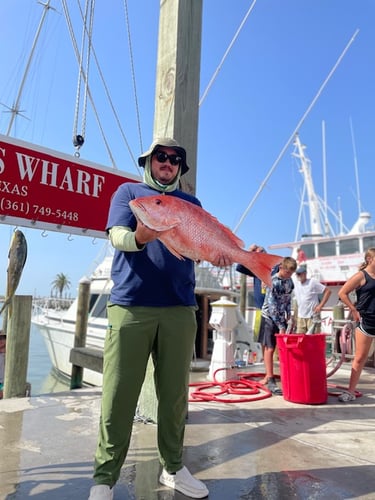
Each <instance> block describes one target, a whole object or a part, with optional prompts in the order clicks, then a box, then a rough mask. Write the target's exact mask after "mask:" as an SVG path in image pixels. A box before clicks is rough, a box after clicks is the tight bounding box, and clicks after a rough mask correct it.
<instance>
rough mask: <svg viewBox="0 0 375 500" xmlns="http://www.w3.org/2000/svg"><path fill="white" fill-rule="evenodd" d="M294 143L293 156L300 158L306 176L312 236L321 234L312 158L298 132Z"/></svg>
mask: <svg viewBox="0 0 375 500" xmlns="http://www.w3.org/2000/svg"><path fill="white" fill-rule="evenodd" d="M294 145H295V147H296V151H295V152H294V153H293V156H295V157H296V158H298V159H299V160H300V172H301V173H302V176H303V178H304V182H305V186H306V190H307V198H308V207H309V214H310V231H311V236H321V235H322V226H321V223H320V215H319V200H318V197H317V195H316V193H315V189H314V183H313V180H312V176H311V168H310V160H309V159H308V158H307V157H306V156H305V151H304V150H305V146H303V145H302V144H301V140H300V138H299V135H298V134H297V135H296V136H295V141H294Z"/></svg>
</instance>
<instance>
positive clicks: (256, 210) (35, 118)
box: [0, 0, 375, 295]
mask: <svg viewBox="0 0 375 500" xmlns="http://www.w3.org/2000/svg"><path fill="white" fill-rule="evenodd" d="M68 4H69V6H70V7H71V16H72V22H73V25H74V29H75V31H76V34H77V37H78V43H80V33H81V32H80V27H79V26H80V23H79V16H78V14H77V8H76V2H68ZM96 4H97V6H96V13H95V21H94V46H95V50H96V52H97V57H98V59H99V61H100V64H101V67H102V71H103V73H104V75H105V78H106V82H107V85H108V87H109V89H110V92H111V96H112V99H113V102H114V103H115V107H116V110H117V112H118V113H119V116H120V118H121V123H122V126H123V128H124V130H125V134H126V137H127V140H128V142H129V144H130V147H131V150H132V154H133V155H134V156H135V157H137V156H138V154H139V152H140V149H141V145H140V139H139V136H138V129H137V124H136V120H135V105H134V98H133V90H132V87H131V77H130V65H129V58H128V47H127V34H126V30H125V16H124V13H123V2H122V1H121V0H111V1H108V2H96ZM252 4H253V2H252V1H248V0H246V1H245V0H232V1H229V0H204V2H203V33H202V56H201V57H202V59H201V81H200V85H201V95H202V94H203V92H204V90H205V89H206V87H207V85H208V83H209V81H210V80H211V77H212V75H213V74H214V72H215V71H216V69H217V67H218V65H219V63H220V61H221V60H222V58H223V55H224V53H225V51H226V50H227V48H228V46H229V44H230V43H231V41H232V39H233V36H234V34H235V33H236V31H237V30H238V28H239V26H240V24H241V22H242V20H243V18H244V16H245V14H246V13H247V11H248V10H249V8H250V6H251V5H252ZM52 5H53V6H54V7H55V8H56V11H50V12H49V13H48V16H47V22H46V24H45V26H44V28H43V31H42V34H41V36H40V39H39V43H38V45H37V48H36V52H35V56H34V61H33V64H32V67H31V69H30V74H29V77H28V79H27V81H26V82H25V87H24V93H23V98H22V100H21V109H22V110H24V113H23V114H24V115H25V116H27V119H25V118H22V117H18V118H17V120H16V124H15V127H14V128H13V129H12V133H11V135H12V136H14V137H17V138H19V139H22V140H25V141H28V142H31V143H35V144H38V145H42V146H45V147H48V148H51V149H54V150H57V151H61V152H64V153H67V154H69V153H71V154H74V148H73V146H72V140H71V138H72V131H73V126H74V116H75V102H76V89H77V79H78V68H77V63H76V61H75V56H74V53H73V50H72V46H71V41H70V38H69V34H68V30H67V27H66V23H65V18H64V15H63V9H62V6H61V3H60V2H59V1H58V0H55V1H52ZM158 8H159V2H158V1H157V0H152V1H150V0H137V2H134V1H133V2H129V6H128V15H129V22H130V29H131V35H132V48H133V52H134V68H135V74H136V81H137V91H138V104H139V114H140V118H141V131H142V141H143V146H144V149H146V148H147V147H148V145H149V143H150V142H151V140H152V127H153V112H154V104H153V103H154V88H155V73H156V54H157V34H158ZM41 12H42V8H41V6H40V4H38V3H37V1H34V0H2V2H1V3H0V18H1V20H2V29H1V33H0V40H1V43H0V58H1V61H2V70H1V72H0V103H2V105H4V104H5V105H8V106H9V105H11V104H12V103H13V102H14V100H15V97H16V94H17V90H18V87H19V85H20V81H21V78H22V73H23V70H24V67H25V64H26V60H27V57H28V54H29V51H30V48H31V44H32V40H33V38H34V36H35V32H36V27H37V26H38V23H39V20H40V17H41ZM374 17H375V3H374V2H373V0H304V1H301V0H258V1H257V2H255V5H254V8H253V10H252V12H251V14H250V15H249V17H248V19H247V21H246V23H245V25H244V27H243V28H242V30H241V32H240V34H239V37H238V39H237V41H236V42H235V44H234V46H233V48H232V49H231V51H230V53H229V55H228V57H227V59H226V60H225V62H224V64H223V66H222V68H221V70H220V72H219V74H218V76H217V78H216V80H215V81H214V83H213V85H212V87H211V89H210V91H209V93H208V95H207V97H206V98H205V100H204V102H203V104H202V106H201V107H200V117H199V130H198V163H197V195H198V197H199V198H200V199H201V201H202V203H203V206H204V207H205V209H206V210H208V211H209V212H211V213H212V214H213V215H215V216H216V217H217V218H218V219H219V220H220V221H221V222H222V223H224V224H225V225H227V226H229V227H230V228H231V229H234V228H236V227H237V226H238V223H239V221H240V220H241V218H242V216H243V214H244V212H245V210H246V209H247V207H248V205H249V204H250V203H251V202H252V208H251V209H250V210H249V212H248V214H247V216H246V217H245V219H244V220H243V222H242V223H241V225H240V226H239V227H238V230H237V234H238V236H240V237H241V238H242V239H243V240H244V242H245V245H246V246H248V245H250V244H251V243H253V242H257V243H259V244H262V245H264V246H266V247H267V246H268V245H270V244H273V243H280V242H286V241H292V240H293V239H294V237H295V232H296V224H297V218H298V211H299V205H300V201H299V198H300V194H301V189H302V179H301V175H300V173H299V171H298V167H297V165H296V162H295V160H294V159H293V157H292V152H293V147H292V145H290V146H289V147H288V148H287V149H286V151H285V154H284V155H283V156H282V158H281V160H280V161H279V163H278V164H277V167H276V168H275V169H274V172H273V174H272V175H271V177H270V178H269V180H268V182H267V183H266V185H265V187H264V189H263V190H262V192H261V193H260V194H259V196H258V197H257V198H256V200H255V201H254V202H253V200H254V196H255V194H256V193H257V191H258V189H259V186H260V185H261V183H262V182H263V181H264V179H265V177H266V176H267V174H268V172H269V171H270V169H271V167H272V165H273V164H274V163H275V161H276V159H277V158H278V156H279V154H280V152H281V151H282V150H283V148H284V146H285V144H286V143H287V141H288V140H289V138H290V137H291V134H292V132H293V131H294V130H295V128H296V126H297V124H298V123H299V122H300V120H301V118H302V116H303V115H304V113H305V112H306V110H307V109H308V107H309V105H310V103H311V102H312V100H313V99H314V97H315V96H316V94H317V92H318V90H319V88H320V87H321V85H322V83H323V82H324V80H325V79H326V78H327V76H328V74H329V73H330V71H331V69H332V68H333V66H334V64H335V63H336V61H337V60H338V58H339V57H340V55H341V54H342V52H343V50H344V48H345V47H346V46H347V44H348V43H349V41H350V39H351V38H352V36H353V35H354V33H355V32H356V30H357V29H359V32H358V35H357V36H356V38H355V40H354V42H353V43H352V44H351V46H350V48H349V49H348V51H347V53H346V54H345V56H344V57H343V59H342V61H341V63H340V64H339V66H338V68H337V70H336V71H335V72H334V74H333V76H332V77H331V78H330V80H329V82H328V84H327V85H326V87H325V89H324V91H323V92H322V94H321V96H320V97H319V99H318V100H317V102H316V104H315V105H314V107H313V108H312V110H311V111H310V112H309V114H308V115H307V117H306V119H305V121H304V122H303V124H302V125H301V127H300V129H299V133H300V137H301V140H302V142H303V143H304V144H305V145H306V146H307V149H306V153H307V155H308V156H309V158H310V159H311V161H312V169H313V177H314V183H315V188H316V191H317V193H318V194H319V195H320V196H323V178H322V122H323V121H324V122H325V130H326V133H325V142H326V165H327V191H328V203H329V205H330V206H331V208H332V209H334V210H336V211H337V210H338V209H339V208H340V209H341V211H342V213H343V218H344V222H345V224H346V225H347V226H349V227H351V226H352V225H353V224H354V222H355V220H356V218H357V215H358V203H359V201H358V190H357V184H356V178H355V168H354V165H355V161H356V162H357V165H358V173H359V187H360V203H361V209H363V210H367V211H369V212H371V213H372V212H374V201H373V200H374V197H373V158H374V156H375V155H374V153H375V151H374V150H375V141H374V132H375V114H374V110H375V92H374V89H375V64H374V56H373V50H372V48H373V47H374V46H375V30H374V29H373V21H374ZM90 73H91V74H90V79H91V80H90V85H91V86H92V92H93V95H94V100H95V104H96V106H97V109H98V112H99V113H100V114H101V116H103V122H104V127H105V132H106V135H107V136H108V138H109V142H110V146H111V149H112V152H113V156H114V158H115V162H116V165H117V168H120V169H122V170H126V171H127V172H130V173H132V174H137V173H138V172H137V170H136V168H135V166H134V164H133V161H132V158H131V156H130V155H129V152H128V151H127V148H126V146H125V144H124V142H123V140H122V138H121V136H120V134H119V132H118V130H117V128H116V127H115V125H114V121H113V119H112V118H111V116H110V113H109V106H108V103H107V101H106V100H105V98H104V97H103V91H102V88H101V85H100V84H99V83H98V78H97V71H96V70H95V67H94V66H93V65H92V66H91V70H90ZM81 120H82V117H81V116H80V117H79V121H78V124H79V126H78V129H80V123H81ZM8 123H9V114H8V113H6V108H5V107H4V106H1V107H0V132H1V133H3V134H4V133H5V132H6V130H7V126H8ZM350 123H352V130H353V136H352V134H351V125H350ZM85 136H86V140H85V145H84V147H83V148H82V150H81V157H82V158H84V159H87V160H91V161H95V162H96V163H99V164H102V165H104V166H111V160H110V159H109V157H108V154H107V152H106V149H105V147H104V146H103V143H102V140H101V137H100V134H99V133H98V127H97V125H96V122H95V119H94V117H93V113H92V110H91V108H90V105H89V108H88V112H87V125H86V134H85ZM353 137H354V141H355V150H356V157H355V156H354V152H353V144H352V138H353ZM93 216H95V214H93ZM372 223H373V221H372ZM21 229H22V228H21ZM13 230H14V227H12V226H9V225H5V224H2V225H0V293H4V291H5V286H6V269H7V254H8V248H9V241H10V237H11V234H12V231H13ZM301 232H303V230H302V229H301ZM24 233H25V236H26V238H27V242H28V247H29V254H28V260H27V264H26V268H25V270H24V273H23V276H22V280H21V283H20V286H19V289H18V291H17V293H19V294H36V295H48V294H49V292H50V288H51V282H52V281H53V279H54V278H55V276H56V274H58V273H61V272H63V273H65V274H67V275H68V276H69V278H70V280H71V282H72V288H71V291H70V292H71V294H72V295H75V292H76V286H77V283H78V280H79V279H80V278H81V277H82V276H83V275H85V274H88V273H89V272H90V271H91V270H92V269H93V267H94V265H95V262H97V261H98V259H100V257H99V256H100V254H101V252H102V246H103V242H102V241H92V240H91V239H90V238H87V237H78V236H73V237H69V236H68V235H65V234H56V233H54V232H52V231H48V233H47V236H42V232H41V231H38V230H32V229H25V230H24Z"/></svg>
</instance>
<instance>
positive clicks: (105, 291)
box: [31, 255, 112, 386]
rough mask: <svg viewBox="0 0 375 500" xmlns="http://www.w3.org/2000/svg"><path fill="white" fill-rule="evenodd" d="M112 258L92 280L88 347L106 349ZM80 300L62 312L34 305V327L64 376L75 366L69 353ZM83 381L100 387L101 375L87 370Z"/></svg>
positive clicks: (97, 270)
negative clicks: (105, 338)
mask: <svg viewBox="0 0 375 500" xmlns="http://www.w3.org/2000/svg"><path fill="white" fill-rule="evenodd" d="M111 265H112V256H111V255H107V256H106V257H105V258H104V260H103V261H102V262H101V263H100V264H99V265H98V267H97V268H96V269H95V271H94V272H93V274H92V276H91V277H90V300H89V318H88V323H87V333H86V335H87V336H86V346H87V347H93V348H97V349H103V345H104V336H105V331H106V326H107V314H106V304H107V301H108V297H109V293H110V289H111V285H112V282H111V279H110V269H111ZM77 305H78V298H77V299H75V300H74V301H73V303H72V304H71V306H70V307H69V309H67V310H66V311H61V310H58V309H55V308H50V307H44V306H43V304H42V305H40V304H38V303H36V304H34V311H33V316H32V320H31V322H32V324H33V325H35V326H37V328H38V330H39V332H40V334H41V335H42V337H43V339H44V342H45V344H46V347H47V351H48V354H49V357H50V360H51V363H52V366H53V367H54V368H55V369H56V370H57V371H58V372H60V373H61V374H63V375H65V376H68V377H70V375H71V372H72V365H71V363H70V361H69V357H70V350H71V349H72V348H73V346H74V336H75V331H76V319H77ZM84 382H85V383H87V384H90V385H96V386H100V385H101V384H102V375H101V374H100V373H98V372H94V371H92V370H88V369H85V370H84Z"/></svg>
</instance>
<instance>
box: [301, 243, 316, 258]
mask: <svg viewBox="0 0 375 500" xmlns="http://www.w3.org/2000/svg"><path fill="white" fill-rule="evenodd" d="M301 248H302V250H303V251H304V252H305V255H306V258H307V259H314V258H315V245H314V243H312V244H311V245H301Z"/></svg>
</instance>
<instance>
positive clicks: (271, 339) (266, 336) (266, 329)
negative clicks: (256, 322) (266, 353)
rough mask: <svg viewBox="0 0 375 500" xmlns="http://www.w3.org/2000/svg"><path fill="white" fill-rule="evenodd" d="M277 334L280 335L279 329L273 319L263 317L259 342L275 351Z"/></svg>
mask: <svg viewBox="0 0 375 500" xmlns="http://www.w3.org/2000/svg"><path fill="white" fill-rule="evenodd" d="M276 333H279V327H278V326H277V325H276V323H275V322H274V321H272V319H270V318H266V317H264V316H262V319H261V322H260V327H259V336H258V342H260V343H261V344H262V345H263V346H266V347H269V348H271V349H275V347H276V337H275V334H276Z"/></svg>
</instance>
